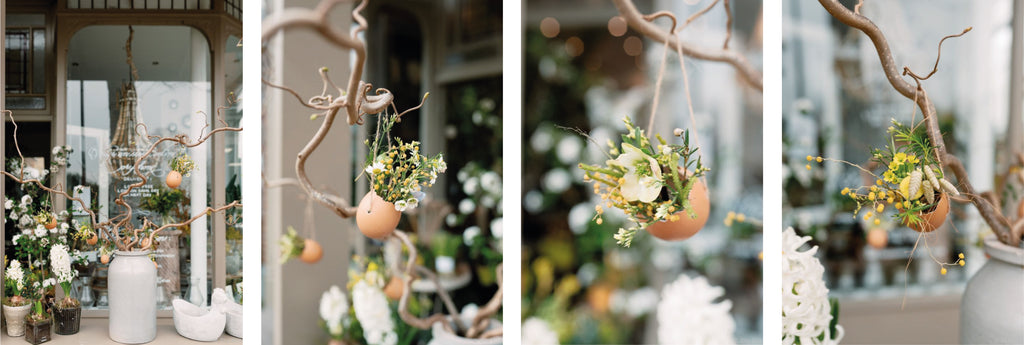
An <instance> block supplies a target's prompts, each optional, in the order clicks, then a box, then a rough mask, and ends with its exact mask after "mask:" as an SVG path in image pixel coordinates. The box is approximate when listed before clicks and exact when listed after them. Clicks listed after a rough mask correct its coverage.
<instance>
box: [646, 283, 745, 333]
mask: <svg viewBox="0 0 1024 345" xmlns="http://www.w3.org/2000/svg"><path fill="white" fill-rule="evenodd" d="M724 295H725V289H724V288H722V287H721V286H712V285H711V284H708V281H707V279H705V278H704V277H701V276H698V277H696V278H690V277H689V276H686V275H680V276H679V278H678V279H676V281H674V282H672V283H669V284H668V285H665V287H664V288H662V290H661V302H659V303H658V342H660V343H662V344H735V343H736V340H735V339H733V332H734V331H735V328H736V325H735V323H734V322H733V319H732V316H731V315H729V309H731V308H732V301H730V300H727V299H725V300H722V301H721V302H715V300H717V299H719V298H722V296H724Z"/></svg>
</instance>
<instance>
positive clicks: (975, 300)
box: [960, 234, 1024, 344]
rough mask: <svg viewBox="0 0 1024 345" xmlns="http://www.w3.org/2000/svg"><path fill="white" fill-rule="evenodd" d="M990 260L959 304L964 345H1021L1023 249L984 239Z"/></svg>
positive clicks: (1023, 301) (993, 239)
mask: <svg viewBox="0 0 1024 345" xmlns="http://www.w3.org/2000/svg"><path fill="white" fill-rule="evenodd" d="M984 242H985V254H986V256H988V257H989V260H988V261H986V262H985V265H983V266H981V269H980V270H978V272H977V273H975V274H974V276H973V277H971V280H970V281H968V282H967V287H966V288H965V289H964V297H963V300H962V301H961V303H960V343H961V344H1019V343H1021V340H1022V339H1024V327H1021V320H1024V308H1021V306H1024V294H1022V293H1021V292H1020V287H1021V286H1024V249H1021V248H1017V247H1012V246H1009V245H1006V244H1005V243H1002V242H999V240H998V239H996V236H995V235H994V234H989V235H988V236H986V237H985V240H984Z"/></svg>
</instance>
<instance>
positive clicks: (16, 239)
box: [11, 234, 21, 245]
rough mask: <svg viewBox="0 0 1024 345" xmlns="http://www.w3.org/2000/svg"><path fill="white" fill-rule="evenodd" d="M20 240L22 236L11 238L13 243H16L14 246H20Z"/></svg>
mask: <svg viewBox="0 0 1024 345" xmlns="http://www.w3.org/2000/svg"><path fill="white" fill-rule="evenodd" d="M20 238H21V234H17V235H14V237H12V238H11V242H12V243H14V245H18V239H20Z"/></svg>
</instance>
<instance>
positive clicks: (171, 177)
mask: <svg viewBox="0 0 1024 345" xmlns="http://www.w3.org/2000/svg"><path fill="white" fill-rule="evenodd" d="M164 183H166V184H167V187H171V189H174V188H178V186H180V185H181V173H179V172H178V171H176V170H171V171H170V172H168V173H167V178H165V179H164Z"/></svg>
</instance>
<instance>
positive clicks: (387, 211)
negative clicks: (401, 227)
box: [356, 191, 402, 240]
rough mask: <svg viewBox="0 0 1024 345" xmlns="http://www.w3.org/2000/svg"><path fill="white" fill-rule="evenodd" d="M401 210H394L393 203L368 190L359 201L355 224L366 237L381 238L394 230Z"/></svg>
mask: <svg viewBox="0 0 1024 345" xmlns="http://www.w3.org/2000/svg"><path fill="white" fill-rule="evenodd" d="M401 219H402V212H399V211H398V210H395V204H392V203H390V202H387V201H384V199H383V198H381V197H380V196H378V195H377V193H374V192H372V191H371V192H369V193H366V196H364V197H363V200H362V201H359V209H358V211H356V226H358V227H359V231H361V232H362V233H363V235H366V237H369V238H372V239H376V240H383V239H385V238H387V237H388V236H391V233H392V232H394V231H395V227H396V226H398V221H400V220H401Z"/></svg>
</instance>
